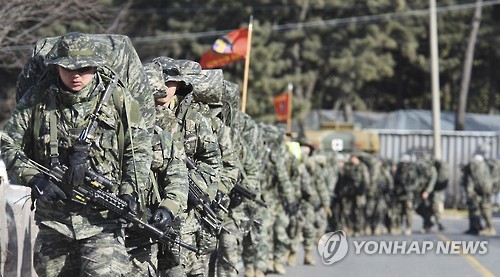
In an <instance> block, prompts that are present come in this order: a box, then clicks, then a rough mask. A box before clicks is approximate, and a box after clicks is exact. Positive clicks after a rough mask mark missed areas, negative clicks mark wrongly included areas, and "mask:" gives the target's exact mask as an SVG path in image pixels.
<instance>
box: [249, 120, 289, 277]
mask: <svg viewBox="0 0 500 277" xmlns="http://www.w3.org/2000/svg"><path fill="white" fill-rule="evenodd" d="M261 126H262V127H261V128H262V132H263V135H264V136H265V137H264V143H265V147H266V148H268V150H266V151H263V152H264V153H267V154H268V155H269V156H268V157H267V158H264V160H263V161H264V162H265V164H264V165H263V167H264V168H263V171H262V174H261V178H263V180H262V181H261V182H262V183H261V184H262V200H264V202H266V203H267V204H268V206H269V208H268V209H265V210H266V211H263V214H262V216H263V219H262V220H263V222H262V229H266V230H263V231H262V240H263V242H262V243H260V244H259V247H262V248H265V249H259V250H258V251H259V252H260V251H261V252H260V253H262V254H260V255H257V256H258V259H259V260H258V261H257V266H258V267H259V271H264V263H267V272H275V273H278V274H285V273H286V269H285V267H284V265H285V262H286V257H285V252H286V250H287V247H288V245H289V237H288V234H287V232H286V228H287V226H288V223H289V219H288V214H289V213H290V212H292V211H293V210H296V207H297V206H298V203H297V202H295V201H296V199H294V197H293V195H294V192H293V190H292V185H291V183H290V177H289V176H288V172H287V170H286V167H285V161H284V160H283V157H284V155H285V151H287V150H286V145H285V143H284V132H282V131H280V130H279V129H278V128H277V127H276V126H273V125H264V124H263V125H261ZM266 212H268V214H267V213H266ZM266 253H268V254H267V255H266ZM263 259H266V260H263Z"/></svg>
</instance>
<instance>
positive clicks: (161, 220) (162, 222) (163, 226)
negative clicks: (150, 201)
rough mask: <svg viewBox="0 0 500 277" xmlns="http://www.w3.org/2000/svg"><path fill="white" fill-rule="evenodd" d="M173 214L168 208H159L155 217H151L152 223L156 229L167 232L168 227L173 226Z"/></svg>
mask: <svg viewBox="0 0 500 277" xmlns="http://www.w3.org/2000/svg"><path fill="white" fill-rule="evenodd" d="M173 217H174V216H173V214H172V212H171V211H170V210H169V209H167V208H162V207H160V208H158V209H156V211H154V213H153V216H152V217H151V223H152V224H153V226H155V227H156V228H158V229H160V230H162V231H166V230H167V229H168V227H170V226H172V220H173Z"/></svg>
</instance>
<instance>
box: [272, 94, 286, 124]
mask: <svg viewBox="0 0 500 277" xmlns="http://www.w3.org/2000/svg"><path fill="white" fill-rule="evenodd" d="M289 97H290V93H288V92H287V93H282V94H280V95H276V96H275V97H274V98H273V103H274V110H275V111H276V117H277V118H278V121H287V120H288V112H289V110H288V109H289V107H288V103H289Z"/></svg>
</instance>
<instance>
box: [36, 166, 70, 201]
mask: <svg viewBox="0 0 500 277" xmlns="http://www.w3.org/2000/svg"><path fill="white" fill-rule="evenodd" d="M28 186H30V187H31V192H32V194H33V195H34V197H35V198H36V199H38V200H39V201H41V202H43V203H45V204H50V205H53V204H54V203H55V202H57V201H58V200H64V199H66V194H64V192H63V191H62V190H61V189H60V188H59V187H58V186H56V185H55V184H54V183H52V181H50V180H49V179H48V178H47V177H46V176H45V175H43V174H41V173H40V174H37V175H35V176H33V178H32V179H31V181H30V182H29V184H28Z"/></svg>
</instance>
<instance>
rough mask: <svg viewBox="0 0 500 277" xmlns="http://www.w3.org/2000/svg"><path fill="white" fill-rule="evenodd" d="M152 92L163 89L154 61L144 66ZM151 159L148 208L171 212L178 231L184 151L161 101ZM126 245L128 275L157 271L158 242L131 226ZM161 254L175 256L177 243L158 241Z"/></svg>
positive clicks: (183, 187)
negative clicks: (130, 262) (130, 261)
mask: <svg viewBox="0 0 500 277" xmlns="http://www.w3.org/2000/svg"><path fill="white" fill-rule="evenodd" d="M144 69H145V72H146V74H147V76H148V81H149V83H150V87H151V89H152V91H153V95H154V96H162V95H163V94H164V91H165V85H164V80H163V74H162V71H161V68H160V67H159V65H158V64H154V63H150V64H146V65H145V66H144ZM152 148H153V160H152V164H151V170H152V174H153V179H154V183H153V184H154V186H153V188H154V189H152V190H151V192H150V195H148V199H147V202H148V209H149V210H150V211H151V212H154V210H156V209H158V208H160V207H161V208H164V209H167V210H168V211H170V212H171V213H172V215H173V218H174V219H173V226H172V227H173V231H174V232H176V233H179V232H180V222H179V221H180V215H181V213H184V212H185V210H186V209H187V195H188V191H189V187H188V184H187V182H186V180H187V179H188V175H187V167H186V164H185V160H186V154H185V152H184V144H183V137H182V133H181V132H180V131H179V127H178V123H177V118H176V117H175V115H174V114H173V113H172V112H171V110H169V109H167V108H166V107H163V106H161V105H157V106H156V123H155V126H154V133H153V139H152ZM126 244H127V248H129V249H130V250H129V252H130V253H132V257H133V260H132V262H133V265H134V267H133V270H131V272H130V273H129V276H137V275H143V276H144V275H149V276H155V275H157V263H158V259H157V255H158V245H157V244H154V243H151V242H149V243H148V239H147V238H145V237H144V236H143V234H142V233H141V231H140V230H134V229H131V230H129V232H128V236H127V239H126ZM160 250H161V254H160V255H161V256H162V257H170V258H171V260H175V256H176V255H177V256H178V254H179V251H180V249H179V246H178V245H175V244H169V245H160Z"/></svg>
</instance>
